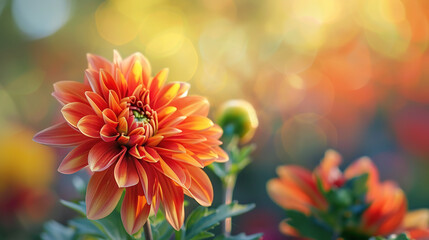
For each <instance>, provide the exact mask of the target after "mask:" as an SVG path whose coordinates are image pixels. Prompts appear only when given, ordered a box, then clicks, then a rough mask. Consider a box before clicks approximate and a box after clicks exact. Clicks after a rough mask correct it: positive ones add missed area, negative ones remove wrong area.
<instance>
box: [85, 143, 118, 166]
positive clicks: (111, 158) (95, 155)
mask: <svg viewBox="0 0 429 240" xmlns="http://www.w3.org/2000/svg"><path fill="white" fill-rule="evenodd" d="M125 152H126V148H125V147H123V148H120V147H119V146H118V145H117V144H116V143H115V142H110V143H108V142H99V143H97V144H95V145H94V147H93V148H92V149H91V150H90V151H89V155H88V164H89V169H91V171H93V172H100V171H104V170H105V169H107V168H108V167H110V166H111V165H112V164H113V163H114V162H116V161H117V160H118V159H119V158H122V157H123V156H124V154H125Z"/></svg>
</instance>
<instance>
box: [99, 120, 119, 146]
mask: <svg viewBox="0 0 429 240" xmlns="http://www.w3.org/2000/svg"><path fill="white" fill-rule="evenodd" d="M100 136H101V139H103V141H105V142H113V141H115V140H116V139H117V138H118V137H119V133H118V131H117V130H116V128H114V127H113V126H112V125H110V124H104V126H103V127H102V128H101V129H100Z"/></svg>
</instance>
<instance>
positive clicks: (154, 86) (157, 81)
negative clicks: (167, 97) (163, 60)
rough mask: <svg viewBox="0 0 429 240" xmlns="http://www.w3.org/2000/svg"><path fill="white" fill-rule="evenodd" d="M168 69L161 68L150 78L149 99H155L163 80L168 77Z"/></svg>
mask: <svg viewBox="0 0 429 240" xmlns="http://www.w3.org/2000/svg"><path fill="white" fill-rule="evenodd" d="M168 72H169V70H168V69H167V68H164V69H162V70H161V71H160V72H159V73H158V74H156V76H155V77H154V78H153V79H152V81H151V83H150V86H149V89H150V99H155V97H156V96H157V94H158V92H159V90H160V89H161V87H162V86H163V85H164V82H165V80H166V79H167V77H168Z"/></svg>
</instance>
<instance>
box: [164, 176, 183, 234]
mask: <svg viewBox="0 0 429 240" xmlns="http://www.w3.org/2000/svg"><path fill="white" fill-rule="evenodd" d="M158 179H159V184H160V189H161V204H162V206H163V207H164V213H165V218H166V219H167V221H168V222H169V223H170V224H171V226H172V227H173V228H174V229H176V230H177V231H179V230H180V228H181V227H182V225H183V221H184V219H185V209H184V206H183V200H184V196H183V190H182V188H181V187H179V186H177V185H175V184H174V183H173V182H172V181H171V180H169V179H168V178H166V177H164V176H161V175H159V174H158Z"/></svg>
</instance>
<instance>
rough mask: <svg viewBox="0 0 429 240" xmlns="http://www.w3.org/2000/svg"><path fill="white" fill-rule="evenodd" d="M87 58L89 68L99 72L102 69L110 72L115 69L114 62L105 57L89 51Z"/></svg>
mask: <svg viewBox="0 0 429 240" xmlns="http://www.w3.org/2000/svg"><path fill="white" fill-rule="evenodd" d="M86 58H87V60H88V67H89V69H92V70H95V71H97V72H98V71H100V69H104V70H105V71H107V72H108V73H111V72H112V70H113V69H112V67H113V64H112V63H111V62H110V61H109V60H107V59H105V58H104V57H101V56H97V55H94V54H90V53H88V54H87V55H86Z"/></svg>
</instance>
